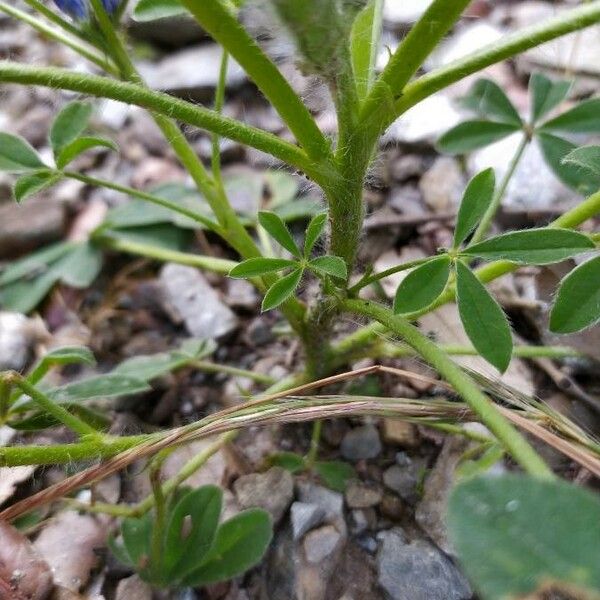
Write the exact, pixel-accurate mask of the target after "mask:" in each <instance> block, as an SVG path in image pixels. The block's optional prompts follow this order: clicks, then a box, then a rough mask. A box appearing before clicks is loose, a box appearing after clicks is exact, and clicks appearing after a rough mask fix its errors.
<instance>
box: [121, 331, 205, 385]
mask: <svg viewBox="0 0 600 600" xmlns="http://www.w3.org/2000/svg"><path fill="white" fill-rule="evenodd" d="M214 350H215V344H214V342H213V341H212V340H199V339H191V340H186V341H185V342H184V344H182V346H181V347H180V348H179V349H177V350H173V351H172V352H159V353H157V354H149V355H146V356H133V357H131V358H128V359H127V360H124V361H123V362H122V363H120V364H119V365H117V366H116V367H115V368H114V369H113V370H112V371H111V375H122V376H126V377H132V378H135V379H141V380H143V381H151V380H152V379H156V378H157V377H160V376H161V375H165V374H166V373H170V372H171V371H174V370H176V369H180V368H181V367H184V366H186V365H188V364H190V362H192V361H194V360H200V359H201V358H203V357H205V356H207V355H209V354H211V353H212V352H214Z"/></svg>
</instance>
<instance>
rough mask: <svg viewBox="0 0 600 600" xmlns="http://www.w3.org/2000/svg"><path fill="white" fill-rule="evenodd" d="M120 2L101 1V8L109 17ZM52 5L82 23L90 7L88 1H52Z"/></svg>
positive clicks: (116, 0)
mask: <svg viewBox="0 0 600 600" xmlns="http://www.w3.org/2000/svg"><path fill="white" fill-rule="evenodd" d="M120 1H121V0H102V6H104V10H106V12H107V13H108V14H109V15H112V14H113V13H114V12H115V11H116V10H117V8H118V6H119V4H120ZM54 3H55V4H56V6H58V8H60V10H62V11H63V12H64V13H66V14H68V15H69V16H70V17H71V18H73V19H75V20H76V21H84V20H85V19H87V18H88V14H89V12H90V7H89V6H88V0H54Z"/></svg>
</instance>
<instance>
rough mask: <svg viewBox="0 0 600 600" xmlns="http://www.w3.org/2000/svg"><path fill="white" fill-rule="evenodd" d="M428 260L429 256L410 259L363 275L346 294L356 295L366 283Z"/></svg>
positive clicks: (369, 283) (411, 267) (368, 283)
mask: <svg viewBox="0 0 600 600" xmlns="http://www.w3.org/2000/svg"><path fill="white" fill-rule="evenodd" d="M430 260H431V257H430V256H427V257H425V258H418V259H416V260H411V261H408V262H405V263H402V264H400V265H396V266H395V267H391V268H390V269H386V270H385V271H381V272H380V273H373V274H371V275H367V276H364V277H362V278H361V279H360V281H358V282H357V283H355V284H354V285H353V286H352V287H351V288H350V289H349V290H348V295H349V296H353V295H356V294H358V292H360V290H362V289H363V288H364V287H367V286H368V285H371V284H372V283H375V282H376V281H379V280H381V279H385V278H386V277H390V275H395V274H396V273H401V272H402V271H407V270H408V269H413V268H414V267H418V266H419V265H422V264H424V263H426V262H428V261H430Z"/></svg>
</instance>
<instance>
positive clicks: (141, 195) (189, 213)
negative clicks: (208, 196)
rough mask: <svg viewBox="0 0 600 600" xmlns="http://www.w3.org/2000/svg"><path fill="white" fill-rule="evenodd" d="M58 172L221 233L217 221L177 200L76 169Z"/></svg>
mask: <svg viewBox="0 0 600 600" xmlns="http://www.w3.org/2000/svg"><path fill="white" fill-rule="evenodd" d="M57 174H62V175H63V176H64V177H68V178H69V179H75V180H76V181H81V182H82V183H85V184H86V185H91V186H94V187H103V188H107V189H109V190H114V191H115V192H120V193H121V194H125V195H126V196H132V197H134V198H138V199H139V200H143V201H144V202H149V203H150V204H155V205H157V206H162V207H163V208H167V209H169V210H171V211H173V212H174V213H177V214H180V215H183V216H184V217H187V218H188V219H191V220H192V221H195V222H196V223H199V224H200V225H202V226H203V227H206V228H207V229H209V230H210V231H215V232H217V233H220V231H221V228H220V226H219V225H218V224H217V223H215V222H214V221H211V220H210V219H208V218H207V217H205V216H204V215H201V214H200V213H197V212H195V211H193V210H190V209H188V208H185V206H181V204H177V203H176V202H171V201H170V200H167V199H165V198H161V197H159V196H154V195H152V194H148V193H146V192H143V191H141V190H136V189H135V188H132V187H128V186H125V185H120V184H118V183H113V182H112V181H107V180H106V179H98V178H96V177H91V176H89V175H84V174H82V173H76V172H74V171H63V172H61V171H57Z"/></svg>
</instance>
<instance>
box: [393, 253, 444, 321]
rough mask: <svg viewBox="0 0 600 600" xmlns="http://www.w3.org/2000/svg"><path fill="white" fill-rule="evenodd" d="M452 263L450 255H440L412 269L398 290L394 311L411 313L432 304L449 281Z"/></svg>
mask: <svg viewBox="0 0 600 600" xmlns="http://www.w3.org/2000/svg"><path fill="white" fill-rule="evenodd" d="M450 265H451V260H450V257H448V256H440V257H439V258H433V259H432V260H430V261H429V262H426V263H425V264H423V265H421V266H419V267H417V268H416V269H414V270H412V271H411V272H410V273H409V274H408V275H407V276H406V277H405V278H404V279H403V280H402V282H401V283H400V285H399V286H398V289H397V290H396V297H395V298H394V312H395V313H396V314H405V313H411V312H414V311H417V310H421V309H422V308H426V307H427V306H429V305H430V304H432V303H433V302H434V301H435V300H436V299H437V298H438V297H439V296H440V294H441V293H442V292H443V291H444V289H445V287H446V284H447V283H448V278H449V277H450Z"/></svg>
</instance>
